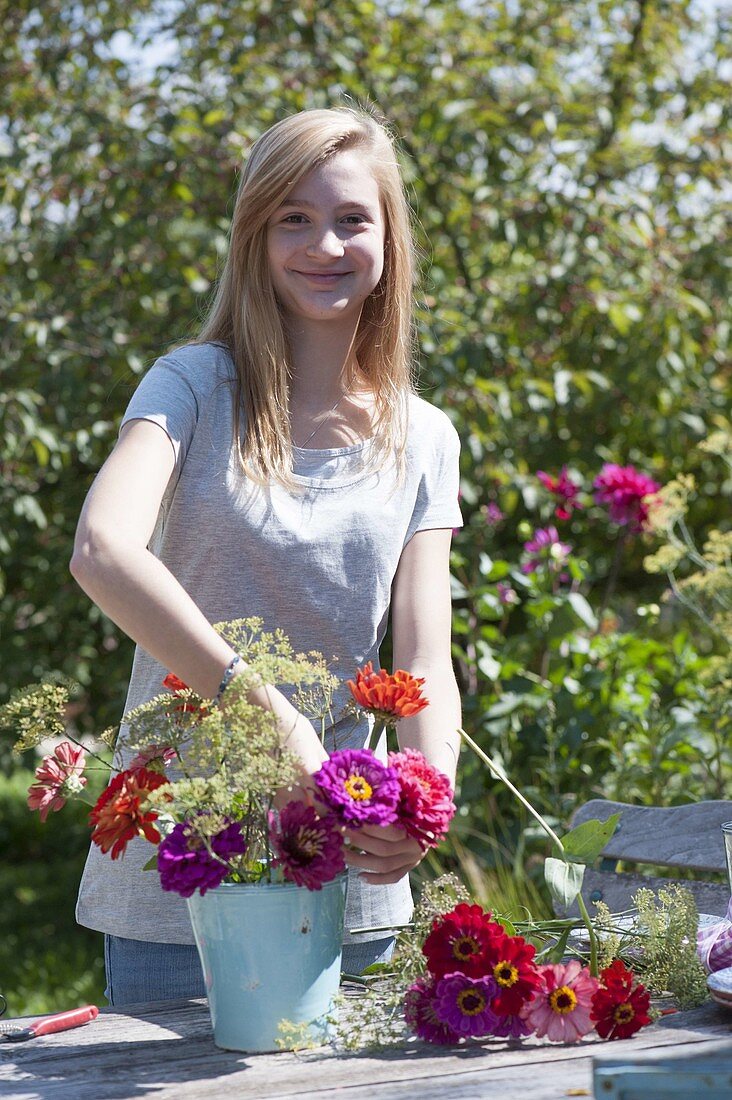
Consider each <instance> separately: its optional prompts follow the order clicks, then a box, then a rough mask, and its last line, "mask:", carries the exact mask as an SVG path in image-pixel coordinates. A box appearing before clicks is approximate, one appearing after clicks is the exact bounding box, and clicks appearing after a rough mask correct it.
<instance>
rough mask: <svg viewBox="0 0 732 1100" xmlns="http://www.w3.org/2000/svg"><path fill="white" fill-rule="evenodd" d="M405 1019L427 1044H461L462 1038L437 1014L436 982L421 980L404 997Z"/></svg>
mask: <svg viewBox="0 0 732 1100" xmlns="http://www.w3.org/2000/svg"><path fill="white" fill-rule="evenodd" d="M404 1019H405V1020H406V1022H407V1026H408V1027H409V1028H410V1029H411V1030H412V1031H413V1032H414V1034H415V1035H418V1036H419V1038H420V1039H424V1041H425V1042H426V1043H441V1044H442V1045H444V1046H449V1045H451V1044H452V1043H458V1042H460V1036H459V1035H458V1033H457V1032H456V1031H453V1029H452V1028H451V1027H449V1026H448V1025H447V1024H446V1023H444V1022H443V1021H442V1020H441V1019H439V1017H438V1016H437V1014H436V1013H435V982H434V980H433V979H432V978H419V979H418V981H416V982H414V984H413V985H410V987H409V989H408V990H407V992H406V993H405V995H404Z"/></svg>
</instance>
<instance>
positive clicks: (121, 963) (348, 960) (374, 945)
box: [104, 936, 394, 1007]
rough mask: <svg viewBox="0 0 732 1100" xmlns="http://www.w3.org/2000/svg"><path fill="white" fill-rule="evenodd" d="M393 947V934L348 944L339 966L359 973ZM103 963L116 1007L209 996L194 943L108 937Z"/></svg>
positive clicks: (387, 956)
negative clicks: (153, 941)
mask: <svg viewBox="0 0 732 1100" xmlns="http://www.w3.org/2000/svg"><path fill="white" fill-rule="evenodd" d="M393 950H394V937H393V936H386V937H384V938H382V939H379V940H371V941H370V942H368V943H354V944H346V945H345V946H344V948H343V962H342V964H341V969H342V971H343V972H344V973H345V974H360V973H361V971H362V970H365V969H366V967H367V966H371V964H372V963H376V962H387V961H388V960H389V959H390V958H391V955H392V951H393ZM104 966H105V969H106V972H107V988H106V989H105V991H104V995H105V996H106V998H107V1000H108V1001H109V1003H110V1004H111V1005H114V1006H115V1007H117V1006H118V1005H129V1004H136V1003H139V1002H142V1001H179V1000H187V999H188V998H189V997H205V996H206V989H205V986H204V983H203V973H202V971H201V963H200V960H199V958H198V948H196V947H195V946H193V945H192V944H187V943H148V942H147V941H145V940H129V939H123V938H122V937H121V936H105V937H104Z"/></svg>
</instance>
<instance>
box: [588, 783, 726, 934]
mask: <svg viewBox="0 0 732 1100" xmlns="http://www.w3.org/2000/svg"><path fill="white" fill-rule="evenodd" d="M619 812H620V813H621V815H622V816H621V818H620V821H619V822H618V826H617V828H616V830H615V834H614V836H613V837H612V839H611V840H610V841H609V842H608V844H607V846H606V848H605V850H604V852H603V853H602V857H601V861H600V866H599V869H598V870H594V869H593V868H590V867H588V868H587V870H586V871H585V876H584V881H583V885H582V897H583V898H584V900H585V904H586V905H587V909H588V911H589V912H590V913H591V914H592V913H593V912H594V903H595V902H597V901H604V902H605V904H606V905H608V906H609V907H610V909H611V910H612V911H613V912H619V911H621V910H623V909H629V908H631V906H632V901H631V898H632V896H633V894H634V893H635V892H636V891H637V890H638V888H639V887H640V886H647V887H648V888H649V889H651V890H658V888H659V886H667V885H670V884H672V883H675V882H678V883H679V884H680V885H682V886H684V887H686V888H687V889H689V890H690V891H691V893H692V894H693V895H694V898H695V900H696V904H697V908H698V910H699V912H700V913H712V914H714V915H719V916H723V915H724V914H725V912H726V910H727V906H728V904H729V900H730V887H729V884H728V882H726V881H723V882H705V881H703V880H700V879H697V878H694V879H688V880H686V879H684V880H681V879H666V878H653V877H650V876H646V875H641V874H636V873H633V872H625V871H623V872H617V871H616V867H617V863H618V861H619V860H622V861H623V862H624V863H625V862H628V863H640V864H643V863H645V864H648V863H651V864H656V865H658V866H662V867H671V868H673V867H679V868H681V867H683V868H686V869H687V870H692V871H695V872H696V871H700V872H709V871H718V872H722V873H725V872H726V871H727V864H726V857H725V848H724V840H723V838H722V831H721V825H722V823H723V822H726V821H732V802H722V801H715V802H694V803H690V804H689V805H686V806H669V807H661V806H629V805H627V804H626V803H624V802H608V801H606V800H605V799H602V798H595V799H592V801H591V802H586V803H585V804H584V806H580V808H579V809H578V810H577V812H576V813H575V814H574V817H573V818H572V825H573V826H575V825H581V824H582V823H583V822H584V821H591V820H593V819H594V820H598V821H606V820H607V818H608V817H610V816H611V815H612V814H614V813H619ZM569 913H570V914H571V915H572V916H574V915H576V914H577V905H576V903H575V904H574V905H573V906H572V907H571V908H570V909H569Z"/></svg>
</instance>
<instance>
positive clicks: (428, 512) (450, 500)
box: [411, 417, 463, 534]
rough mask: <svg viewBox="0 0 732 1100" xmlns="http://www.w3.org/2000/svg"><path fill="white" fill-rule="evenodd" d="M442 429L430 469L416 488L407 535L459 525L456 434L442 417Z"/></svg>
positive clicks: (458, 460)
mask: <svg viewBox="0 0 732 1100" xmlns="http://www.w3.org/2000/svg"><path fill="white" fill-rule="evenodd" d="M443 424H444V432H443V433H442V434H441V440H440V446H439V450H438V452H437V454H436V455H435V459H434V463H433V464H432V469H430V470H428V471H427V472H426V475H425V477H424V478H423V480H422V485H421V487H420V501H419V504H418V511H419V513H420V514H419V515H418V518H417V522H416V524H415V525H414V526H413V529H412V531H411V534H414V533H415V532H416V531H430V530H434V529H435V528H440V527H452V528H456V527H462V525H463V517H462V515H461V514H460V505H459V503H458V501H459V491H460V437H459V435H458V434H457V432H456V431H455V429H454V427H453V426H452V424H451V423H450V421H449V420H448V419H447V417H445V419H444V421H443Z"/></svg>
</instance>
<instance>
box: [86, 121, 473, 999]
mask: <svg viewBox="0 0 732 1100" xmlns="http://www.w3.org/2000/svg"><path fill="white" fill-rule="evenodd" d="M412 286H413V247H412V242H411V237H410V229H409V210H408V206H407V203H406V200H405V197H404V191H403V186H402V182H401V178H400V174H399V169H398V165H397V161H396V158H395V155H394V150H393V147H392V144H391V141H390V138H389V135H388V133H387V132H386V130H385V129H384V128H383V127H382V126H381V125H380V124H378V123H377V122H376V121H375V120H374V119H373V118H371V117H370V116H369V115H367V114H363V113H361V112H357V111H353V110H316V111H306V112H303V113H301V114H298V115H295V116H293V117H291V118H287V119H284V120H283V121H281V122H279V123H277V124H276V125H275V126H273V127H272V128H271V129H270V130H269V131H267V133H265V134H264V135H263V136H262V137H261V138H260V139H259V140H258V141H257V142H256V144H255V145H254V147H253V148H252V151H251V154H250V157H249V160H248V163H247V166H246V169H245V171H244V173H243V176H242V179H241V184H240V187H239V191H238V196H237V200H236V206H235V210H234V216H233V221H232V227H231V241H230V250H229V255H228V259H227V262H226V265H225V268H224V271H223V274H222V277H221V280H220V284H219V287H218V291H217V294H216V298H215V301H214V303H213V306H212V309H211V313H210V316H209V318H208V320H207V321H206V323H205V324H204V326H203V331H202V332H201V333H200V336H199V338H198V339H197V340H196V341H194V342H193V343H190V344H188V345H186V346H183V347H179V348H177V349H176V350H174V351H172V352H170V353H169V354H168V355H165V356H163V357H162V358H161V359H159V360H158V361H157V362H156V363H155V364H154V366H153V367H152V369H151V370H150V371H149V372H148V373H147V375H146V376H145V377H144V379H143V380H142V382H141V384H140V386H139V387H138V389H137V391H136V393H135V394H134V396H133V398H132V401H131V402H130V405H129V407H128V409H127V412H126V413H125V416H124V418H123V421H122V427H121V429H120V435H119V440H118V442H117V445H116V446H115V448H114V450H113V452H112V454H111V455H110V457H109V459H108V460H107V462H106V463H105V465H104V467H103V468H102V470H101V472H100V473H99V475H98V477H97V479H96V481H95V482H94V485H93V486H92V489H91V491H90V493H89V496H88V498H87V501H86V503H85V505H84V509H83V511H82V515H81V519H80V521H79V528H78V532H77V539H76V545H75V549H74V555H73V558H72V562H71V571H72V573H73V575H74V577H75V578H76V579H77V581H78V582H79V584H80V585H81V587H82V588H83V589H84V590H85V592H87V593H88V595H89V596H90V597H91V598H92V599H93V600H94V601H95V603H97V604H98V605H99V607H100V608H101V609H102V610H103V611H104V612H105V614H107V615H108V616H109V617H110V618H111V619H113V620H114V621H115V622H116V623H117V624H118V625H119V626H120V627H121V628H122V630H124V631H125V632H126V633H127V634H128V635H129V636H130V637H131V638H133V639H134V641H135V642H136V643H137V649H136V652H135V659H134V665H133V670H132V679H131V682H130V687H129V694H128V697H127V704H126V709H128V710H129V709H131V708H133V707H136V706H138V705H139V704H141V703H143V702H145V701H146V700H147V699H150V698H151V697H152V696H153V695H156V694H158V693H159V691H160V684H161V680H162V679H163V677H164V676H165V674H166V672H167V671H168V670H170V671H172V672H174V673H175V674H176V675H177V676H179V677H180V678H181V679H182V680H184V681H185V682H186V683H187V684H189V685H190V686H191V687H192V688H193V689H194V690H195V691H196V692H198V693H199V694H200V695H201V696H203V697H204V698H214V697H216V698H218V699H221V697H222V694H223V693H225V690H226V687H227V685H228V683H229V682H230V680H231V679H232V678H233V677H234V676H236V675H237V673H238V672H241V670H242V668H243V667H244V666H243V662H242V661H241V658H239V657H238V656H237V654H236V653H234V652H233V651H232V649H231V647H230V646H229V645H228V643H226V642H225V641H224V640H223V639H222V638H221V637H220V636H219V635H218V634H217V633H216V632H215V631H214V630H213V628H212V626H211V624H212V623H214V622H218V621H221V620H224V619H234V618H241V617H245V616H251V615H257V616H260V617H261V618H262V619H263V620H264V625H265V628H266V629H273V628H275V627H281V628H282V629H283V630H284V631H285V633H286V634H287V635H288V636H289V638H290V640H291V642H292V644H293V646H294V648H295V650H296V651H305V652H306V651H308V650H311V649H317V650H319V651H320V652H322V653H323V654H324V655H325V657H326V659H328V661H329V663H330V664H331V668H332V670H333V671H334V672H335V674H336V675H337V676H338V679H339V681H340V686H339V688H338V690H337V691H336V693H335V696H334V700H333V714H334V722H333V725H332V727H331V728H330V729H329V730H328V731H327V737H326V742H325V745H322V744H321V742H320V740H319V738H318V736H317V735H316V733H315V730H314V728H313V726H312V725H311V724H310V722H309V721H308V720H307V719H306V718H305V717H304V716H303V715H302V714H300V713H299V712H298V711H297V710H296V708H295V707H294V706H293V704H292V703H291V701H290V700H289V699H288V698H287V695H286V694H285V693H283V692H281V691H278V690H276V689H275V688H273V687H272V686H271V685H270V686H265V687H263V688H262V689H261V691H260V692H259V694H258V697H257V698H256V701H257V702H260V703H261V704H262V705H264V706H268V707H270V708H271V709H272V710H274V712H275V713H276V715H277V717H278V720H279V724H280V728H281V731H282V740H283V743H285V744H286V745H287V746H288V747H289V748H291V749H294V750H295V751H296V752H297V753H298V754H299V756H300V759H301V761H302V768H303V783H304V784H307V777H308V776H309V775H311V774H312V773H313V772H314V771H316V770H317V769H318V767H319V766H320V764H321V762H322V761H323V759H325V757H326V756H327V753H328V750H329V749H331V750H332V748H333V747H334V746H335V745H337V746H338V747H339V748H347V747H351V748H353V747H362V746H363V745H364V743H365V741H366V738H367V736H368V729H367V728H366V726H365V725H361V726H360V727H358V728H356V729H355V730H353V728H352V719H350V718H349V719H348V720H346V719H343V720H341V719H339V712H340V711H342V709H343V707H344V705H345V704H346V702H347V701H348V697H349V692H348V689H347V687H346V684H345V681H346V680H347V679H348V678H349V677H352V676H353V674H354V672H355V669H356V666H358V665H362V664H363V663H364V662H366V661H373V663H374V667H375V668H378V652H379V645H380V643H381V641H382V639H383V637H384V633H385V630H386V625H387V619H388V616H389V612H391V621H392V634H393V659H394V667H395V668H405V669H408V670H409V671H410V672H411V673H412V674H413V675H415V676H423V677H424V678H425V680H426V684H425V687H424V692H425V694H426V696H427V698H428V699H429V701H430V706H429V707H427V708H426V709H425V710H423V711H422V712H421V713H420V714H418V715H416V716H415V717H413V718H410V719H404V720H402V722H401V723H400V728H399V733H400V744H401V746H402V747H406V746H411V747H413V748H418V749H420V750H421V751H422V752H424V754H425V756H426V757H427V758H428V760H429V761H430V762H431V763H433V764H434V765H435V766H436V767H438V768H439V769H440V770H441V771H443V772H445V773H446V774H447V775H448V776H449V777H450V779H451V780H452V781H453V782H454V777H455V766H456V758H457V734H456V730H457V729H458V727H459V725H460V704H459V696H458V690H457V685H456V682H455V678H454V674H453V670H452V664H451V657H450V589H449V571H448V560H449V548H450V537H451V529H452V528H454V527H456V526H458V525H459V524H460V523H461V519H460V512H459V508H458V503H457V491H458V454H459V441H458V437H457V434H456V432H455V430H454V428H453V427H452V425H451V424H450V422H449V420H448V419H447V417H446V416H445V415H444V414H443V413H441V412H439V411H438V410H437V409H436V408H434V407H433V406H431V405H429V404H427V402H425V401H423V400H421V399H420V398H418V397H417V396H416V394H415V392H414V388H413V381H412V361H411V357H412V317H411V312H412ZM124 732H125V731H124V726H123V728H122V734H121V738H120V746H121V747H120V749H119V750H118V762H119V764H120V766H122V767H123V766H125V765H126V763H127V762H128V759H129V754H128V755H127V756H126V755H125V749H124ZM383 751H384V746H383V745H382V746H381V752H382V753H383ZM350 843H351V847H350V850H349V855H348V862H349V864H350V871H349V888H348V902H347V912H346V928H347V929H348V928H354V927H359V928H363V927H372V928H375V929H376V928H383V927H384V926H387V927H388V926H391V925H393V924H400V923H403V922H404V921H405V920H408V919H409V914H410V911H411V898H410V894H409V884H408V872H409V871H410V870H411V869H412V868H413V867H415V866H416V865H417V863H418V862H419V860H420V858H421V856H422V852H421V849H420V848H419V845H418V844H417V843H416V841H414V840H413V839H411V838H408V837H407V836H406V834H405V833H404V832H402V831H401V830H398V829H397V828H395V827H394V826H390V827H388V828H382V827H379V828H364V829H362V830H360V831H357V832H356V831H354V832H353V835H352V836H351V837H350ZM148 858H149V846H148V845H147V844H145V842H144V841H142V840H140V841H137V842H135V843H134V844H132V845H130V847H129V848H128V850H127V853H126V855H125V857H124V859H121V860H119V861H115V862H113V861H112V860H110V859H109V858H108V857H106V856H103V855H102V854H101V852H100V851H99V849H98V848H93V849H92V851H91V853H90V856H89V859H88V861H87V866H86V869H85V872H84V877H83V880H82V884H81V890H80V896H79V904H78V910H77V916H78V919H79V922H80V923H81V924H84V925H86V926H87V927H90V928H95V929H98V930H100V931H102V932H104V933H105V961H106V967H107V981H108V989H107V996H108V997H109V999H110V1003H112V1004H114V1005H121V1004H126V1003H130V1002H133V1001H152V1000H164V999H170V998H178V997H189V996H203V995H204V987H203V982H202V976H201V971H200V965H199V962H198V954H197V951H196V948H195V946H194V945H193V935H192V932H191V927H190V924H189V921H188V916H187V912H186V908H185V904H184V903H183V901H182V899H181V898H179V897H178V896H177V895H174V894H166V893H163V892H162V891H161V890H160V887H159V884H158V881H157V876H156V875H154V874H143V873H142V870H141V868H142V866H143V864H144V863H145V862H146V861H147V859H148ZM392 945H393V940H392V939H391V938H389V937H386V938H385V937H384V935H383V932H377V931H375V932H373V933H371V934H370V935H366V936H358V937H351V936H350V935H349V936H347V939H346V947H345V950H344V963H343V965H344V969H346V970H348V971H350V972H353V971H355V970H356V971H358V970H361V969H363V968H364V967H365V966H367V965H369V964H370V963H372V962H374V961H377V960H378V959H379V958H385V957H388V955H389V953H390V951H391V947H392Z"/></svg>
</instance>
